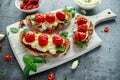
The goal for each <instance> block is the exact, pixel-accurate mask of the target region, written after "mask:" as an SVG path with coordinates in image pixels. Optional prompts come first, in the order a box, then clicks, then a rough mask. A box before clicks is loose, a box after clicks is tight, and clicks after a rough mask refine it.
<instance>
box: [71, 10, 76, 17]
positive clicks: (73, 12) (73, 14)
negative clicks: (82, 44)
mask: <svg viewBox="0 0 120 80" xmlns="http://www.w3.org/2000/svg"><path fill="white" fill-rule="evenodd" d="M71 14H72V18H74V17H75V11H74V10H72V11H71Z"/></svg>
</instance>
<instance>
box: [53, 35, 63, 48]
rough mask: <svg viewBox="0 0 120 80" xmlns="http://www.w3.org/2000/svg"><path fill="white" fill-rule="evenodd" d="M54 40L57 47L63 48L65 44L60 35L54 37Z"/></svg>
mask: <svg viewBox="0 0 120 80" xmlns="http://www.w3.org/2000/svg"><path fill="white" fill-rule="evenodd" d="M52 39H53V43H54V44H55V45H56V46H61V45H62V44H63V39H62V37H61V36H60V35H54V36H53V38H52Z"/></svg>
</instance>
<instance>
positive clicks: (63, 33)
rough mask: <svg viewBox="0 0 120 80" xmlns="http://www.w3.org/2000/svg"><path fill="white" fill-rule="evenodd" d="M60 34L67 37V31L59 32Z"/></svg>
mask: <svg viewBox="0 0 120 80" xmlns="http://www.w3.org/2000/svg"><path fill="white" fill-rule="evenodd" d="M60 35H61V36H63V37H67V36H68V32H61V34H60Z"/></svg>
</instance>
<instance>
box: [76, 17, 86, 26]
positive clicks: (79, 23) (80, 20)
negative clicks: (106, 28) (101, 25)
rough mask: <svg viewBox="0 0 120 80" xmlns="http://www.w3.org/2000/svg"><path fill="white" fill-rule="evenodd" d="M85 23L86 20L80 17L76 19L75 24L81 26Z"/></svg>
mask: <svg viewBox="0 0 120 80" xmlns="http://www.w3.org/2000/svg"><path fill="white" fill-rule="evenodd" d="M86 23H87V19H86V18H84V17H80V18H78V19H77V24H78V25H82V24H86Z"/></svg>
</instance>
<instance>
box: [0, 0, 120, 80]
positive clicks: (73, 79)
mask: <svg viewBox="0 0 120 80" xmlns="http://www.w3.org/2000/svg"><path fill="white" fill-rule="evenodd" d="M14 1H15V0H0V33H5V34H6V26H8V25H10V24H12V23H15V22H17V21H19V20H21V19H24V18H25V16H27V15H28V14H27V13H23V12H21V11H19V10H18V9H17V8H16V7H15V5H14ZM119 5H120V1H119V0H102V3H101V5H100V6H98V7H96V8H95V9H93V10H89V11H87V15H94V14H96V13H99V12H101V11H103V10H105V9H107V8H110V9H112V10H113V11H114V12H115V13H116V14H117V18H116V19H115V20H110V21H106V22H103V23H100V24H98V25H97V26H96V28H95V30H96V32H97V34H98V35H99V37H100V38H101V39H102V45H101V46H100V47H98V48H96V49H94V50H92V51H90V52H88V53H87V54H85V55H83V56H81V57H78V58H77V59H79V60H81V64H80V65H79V66H78V68H77V69H76V70H71V69H70V67H71V64H72V62H73V61H74V60H75V59H74V60H71V61H69V62H67V63H65V64H63V65H60V66H58V67H55V68H53V69H50V70H47V71H44V72H42V73H39V74H36V75H33V76H30V77H29V78H28V80H47V75H48V73H49V72H54V73H55V80H63V79H64V76H67V80H120V58H119V57H120V44H119V43H120V8H119ZM65 6H74V7H75V8H76V9H77V11H78V12H80V10H81V8H79V6H77V5H76V4H75V3H74V0H44V4H43V5H42V6H41V8H40V9H39V11H38V12H48V11H52V10H56V9H59V8H63V7H65ZM105 26H109V28H110V31H109V32H108V33H104V32H102V31H103V29H104V27H105ZM0 44H2V45H3V48H2V49H0V72H5V75H0V80H25V78H24V77H23V72H22V70H21V69H20V67H19V65H18V63H17V60H16V59H15V57H14V54H13V52H12V50H11V48H10V45H9V42H8V38H7V36H6V37H5V39H4V40H3V41H1V42H0ZM5 53H10V55H11V56H12V58H11V61H10V62H6V61H5V60H4V57H3V56H4V54H5Z"/></svg>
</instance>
